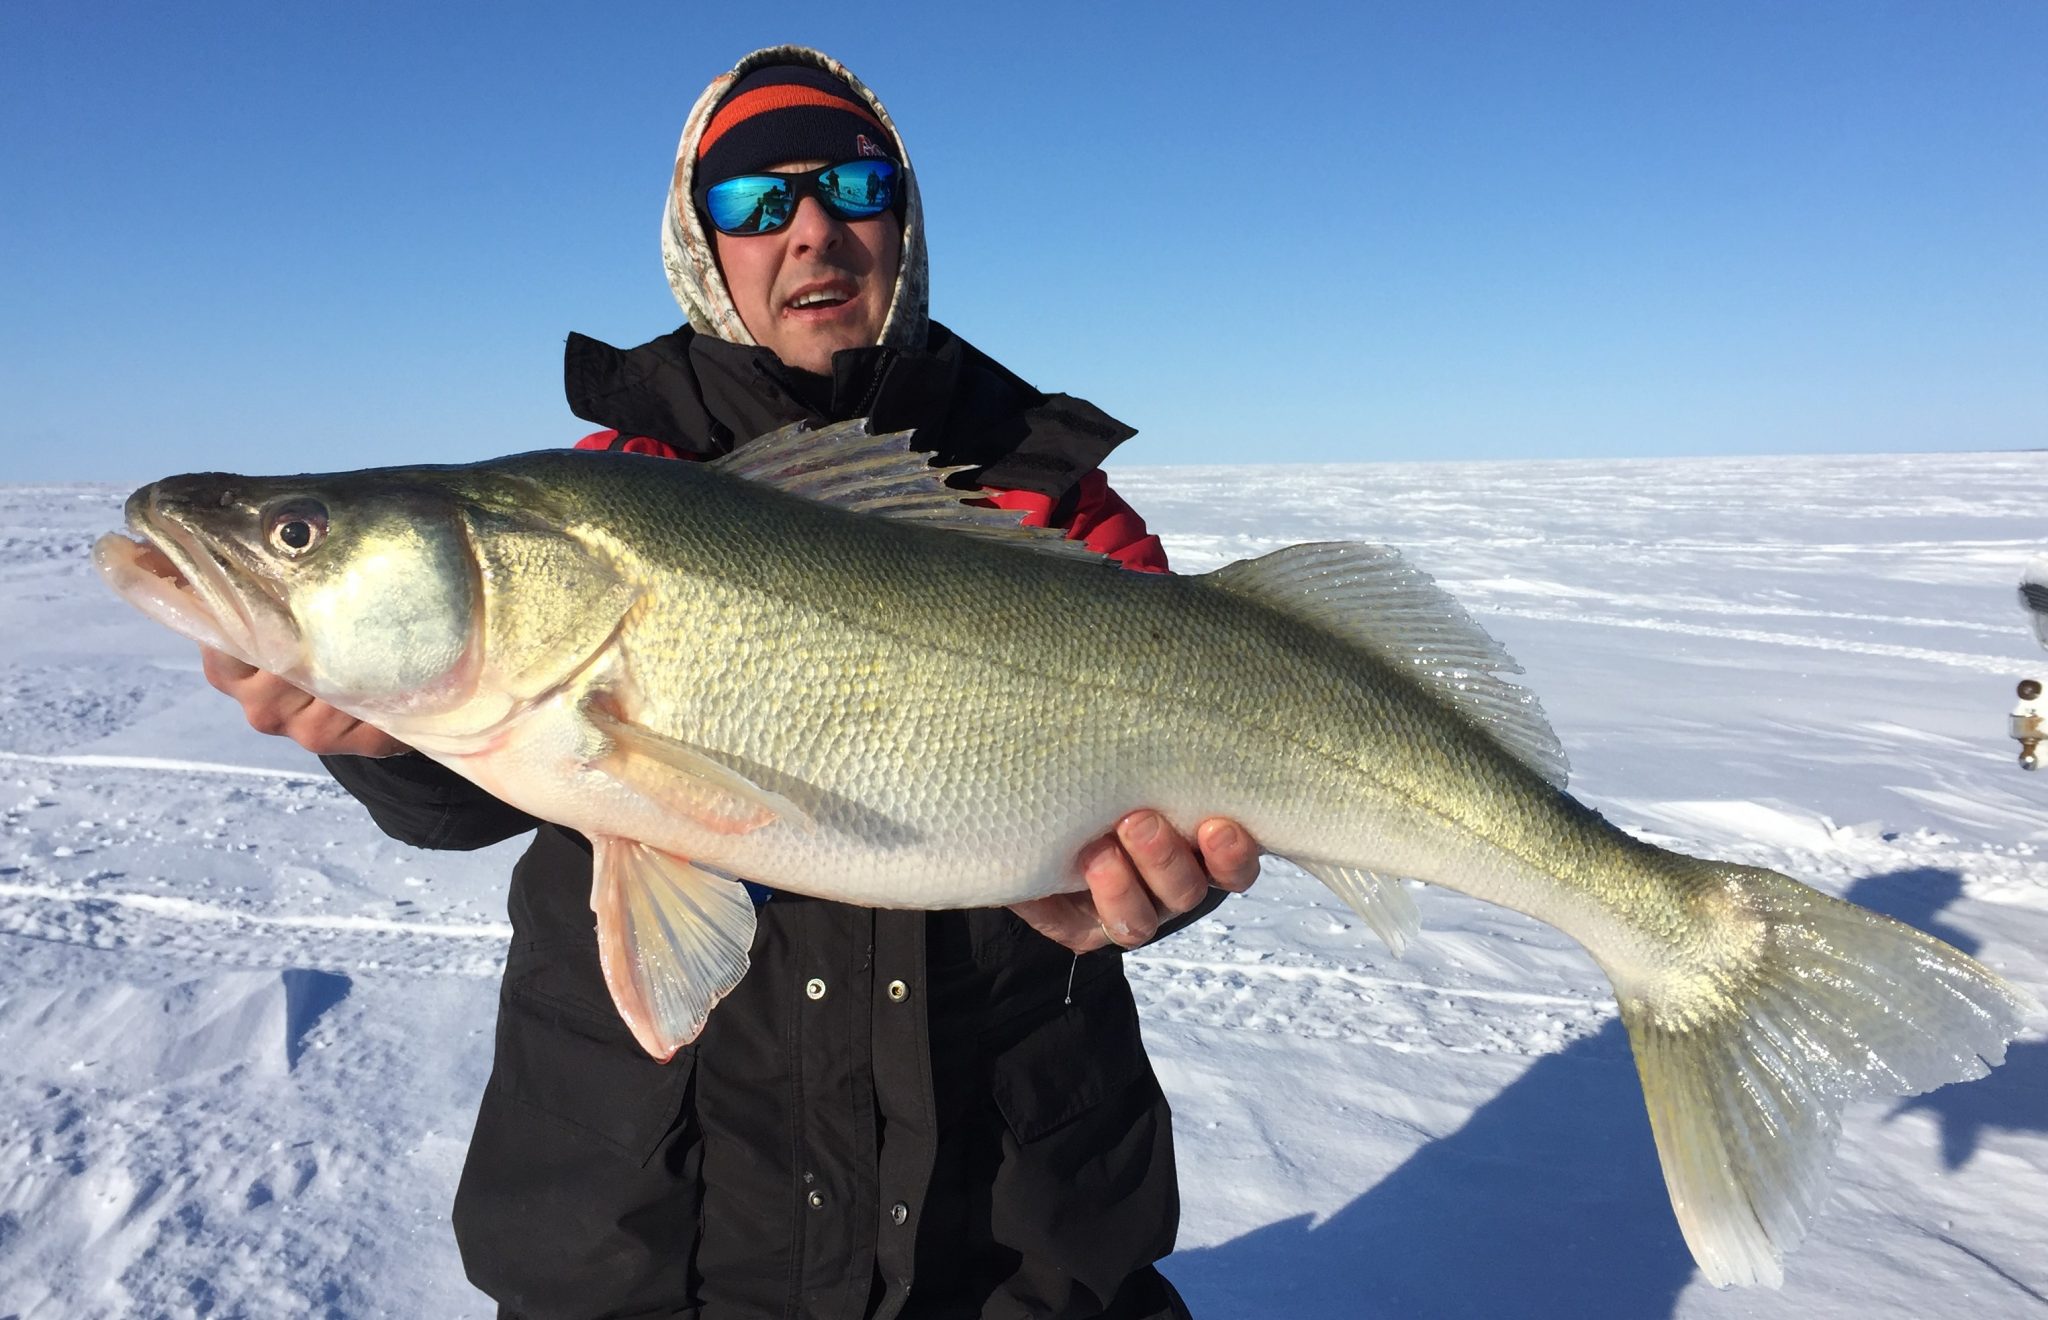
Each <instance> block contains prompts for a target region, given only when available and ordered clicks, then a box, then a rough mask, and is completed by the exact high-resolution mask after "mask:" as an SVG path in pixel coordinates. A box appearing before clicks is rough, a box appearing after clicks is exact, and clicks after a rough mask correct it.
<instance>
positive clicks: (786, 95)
mask: <svg viewBox="0 0 2048 1320" xmlns="http://www.w3.org/2000/svg"><path fill="white" fill-rule="evenodd" d="M799 106H820V107H823V108H824V109H827V110H846V111H850V112H852V113H853V114H856V115H859V116H860V117H861V118H862V119H865V120H867V121H868V122H869V123H870V124H873V125H874V126H875V131H876V132H878V133H883V134H887V133H888V131H889V130H888V129H886V128H883V127H882V121H881V120H879V119H877V118H875V116H874V114H873V112H871V111H870V110H869V109H868V108H867V107H866V106H864V105H861V104H860V103H859V102H857V101H850V100H848V99H847V98H845V97H843V96H834V95H833V94H832V93H830V92H825V91H820V90H818V89H817V88H815V87H802V86H798V85H796V84H793V83H778V84H775V85H773V86H769V87H756V88H755V89H754V90H752V91H750V92H741V93H740V94H739V95H738V96H735V97H733V98H732V100H730V101H727V102H726V103H725V104H724V105H722V106H720V107H718V113H717V114H715V115H713V116H712V117H711V122H710V123H709V124H707V125H706V126H705V128H704V136H703V137H701V138H699V139H697V159H698V160H702V159H704V153H705V152H707V151H709V150H711V148H712V146H713V144H715V143H716V142H717V141H718V139H720V138H722V137H724V136H725V135H726V134H727V133H728V132H730V131H731V130H733V129H735V128H738V127H739V126H740V125H741V124H743V123H745V122H746V121H747V120H749V119H752V118H753V117H754V116H755V115H765V114H768V113H770V112H772V111H776V110H794V109H796V108H797V107H799Z"/></svg>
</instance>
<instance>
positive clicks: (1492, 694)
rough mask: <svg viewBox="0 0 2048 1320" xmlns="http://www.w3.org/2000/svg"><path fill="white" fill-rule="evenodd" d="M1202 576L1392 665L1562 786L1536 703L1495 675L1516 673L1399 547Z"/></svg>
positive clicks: (1263, 563)
mask: <svg viewBox="0 0 2048 1320" xmlns="http://www.w3.org/2000/svg"><path fill="white" fill-rule="evenodd" d="M1206 577H1207V580H1208V581H1210V582H1213V583H1215V584H1216V585H1217V586H1219V587H1221V588H1223V589H1224V590H1225V591H1229V592H1232V593H1234V594H1236V595H1239V596H1244V597H1247V598H1249V599H1252V600H1256V601H1258V602H1260V603H1261V604H1263V605H1266V606H1268V607H1269V608H1272V609H1276V610H1279V611H1280V612H1281V613H1283V614H1286V615H1289V616H1290V617H1293V618H1296V619H1299V620H1301V621H1302V622H1304V623H1309V624H1313V625H1314V626H1316V627H1318V628H1321V629H1323V630H1324V631H1325V632H1328V633H1332V634H1334V635H1335V636H1338V637H1341V638H1343V639H1344V640H1345V641H1347V642H1350V643H1352V644H1354V645H1357V646H1362V647H1364V648H1366V649H1367V650H1369V651H1371V652H1373V653H1374V654H1375V655H1378V656H1380V657H1381V658H1382V659H1384V660H1388V661H1390V662H1392V663H1393V664H1395V665H1397V666H1398V667H1400V668H1401V669H1402V670H1404V671H1406V672H1407V673H1409V674H1412V675H1413V676H1414V677H1415V678H1416V679H1417V680H1418V681H1419V682H1420V683H1421V684H1422V686H1423V687H1424V688H1425V689H1426V690H1427V691H1429V692H1430V693H1432V694H1434V695H1435V696H1436V697H1437V698H1438V699H1439V700H1440V701H1442V702H1444V704H1446V705H1448V706H1450V707H1451V708H1452V709H1454V710H1456V711H1457V712H1458V713H1459V714H1460V715H1462V716H1464V717H1465V719H1466V720H1467V721H1468V722H1470V723H1471V724H1473V725H1474V726H1476V727H1477V728H1479V729H1480V730H1481V731H1483V732H1485V733H1487V734H1488V735H1490V736H1491V737H1492V738H1493V739H1494V741H1496V742H1498V743H1499V744H1500V745H1501V747H1502V748H1504V749H1505V750H1506V751H1507V752H1509V753H1510V754H1511V755H1513V756H1514V757H1515V759H1516V760H1518V761H1520V762H1521V763H1522V764H1524V765H1526V766H1528V767H1529V768H1530V769H1531V770H1533V771H1535V772H1536V773H1537V774H1538V775H1540V776H1542V778H1543V779H1544V780H1545V781H1546V782H1548V783H1549V784H1551V785H1552V786H1553V787H1556V788H1563V787H1564V785H1565V780H1566V778H1567V777H1568V775H1569V774H1570V766H1569V765H1568V764H1567V763H1566V761H1565V756H1564V748H1563V747H1562V746H1560V745H1559V744H1558V741H1557V735H1556V734H1555V733H1553V732H1552V731H1551V728H1550V722H1549V721H1548V720H1546V719H1545V718H1544V716H1543V707H1542V706H1540V705H1538V704H1537V701H1536V696H1535V694H1534V693H1532V692H1530V691H1529V690H1528V689H1527V688H1524V687H1518V686H1516V685H1515V684H1513V683H1510V682H1508V681H1506V680H1505V679H1504V678H1502V677H1501V676H1502V675H1503V674H1519V673H1521V672H1522V667H1521V666H1520V665H1518V664H1516V663H1515V662H1514V659H1513V657H1511V656H1509V655H1508V653H1507V652H1506V651H1505V650H1503V649H1502V648H1501V644H1500V643H1499V642H1496V641H1494V640H1493V638H1491V637H1489V636H1487V634H1486V630H1485V629H1484V628H1481V627H1480V626H1479V625H1478V624H1476V623H1474V622H1473V621H1472V616H1471V615H1469V614H1467V613H1465V609H1464V607H1463V606H1461V605H1459V604H1458V602H1457V601H1455V600H1453V599H1451V596H1450V594H1449V593H1448V592H1446V591H1445V590H1444V589H1443V588H1442V587H1439V586H1437V585H1436V583H1435V582H1434V581H1432V580H1431V579H1430V576H1429V574H1427V573H1424V572H1423V571H1422V570H1420V569H1418V568H1415V567H1414V566H1413V565H1411V564H1409V563H1408V561H1407V560H1405V559H1403V558H1402V557H1401V554H1400V552H1399V551H1398V550H1395V549H1393V548H1391V547H1389V546H1384V545H1369V544H1366V543H1364V542H1360V541H1328V542H1322V543H1318V544H1311V545H1291V546H1288V547H1287V548H1286V549H1284V550H1276V551H1274V552H1273V553H1272V554H1270V555H1265V556H1263V557H1261V558H1258V559H1244V560H1239V561H1238V562H1237V563H1235V564H1226V565H1224V566H1223V567H1222V568H1219V569H1217V570H1216V571H1215V572H1213V573H1210V574H1207V575H1206Z"/></svg>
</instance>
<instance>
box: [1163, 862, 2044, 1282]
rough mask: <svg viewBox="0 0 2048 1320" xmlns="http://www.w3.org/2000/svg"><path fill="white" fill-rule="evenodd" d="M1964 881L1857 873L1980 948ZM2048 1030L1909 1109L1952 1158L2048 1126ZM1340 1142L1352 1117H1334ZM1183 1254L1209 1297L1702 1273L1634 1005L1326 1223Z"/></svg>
mask: <svg viewBox="0 0 2048 1320" xmlns="http://www.w3.org/2000/svg"><path fill="white" fill-rule="evenodd" d="M1961 888H1962V881H1961V877H1959V876H1957V875H1956V874H1955V873H1953V872H1947V871H1929V870H1919V871H1905V872H1895V873H1891V874H1888V875H1878V876H1870V877H1867V878H1865V879H1863V880H1860V881H1858V882H1857V884H1856V886H1855V887H1854V888H1853V889H1852V890H1851V891H1850V895H1849V896H1850V897H1851V898H1852V899H1854V900H1855V901H1857V902H1860V903H1862V904H1864V905H1865V906H1867V907H1871V908H1875V909H1877V910H1878V911H1881V912H1884V913H1886V914H1887V915H1889V916H1892V917H1895V918H1897V919H1899V920H1902V921H1906V922H1907V923H1908V924H1911V925H1914V926H1917V927H1919V928H1921V929H1923V930H1927V931H1928V932H1929V933H1931V934H1934V935H1936V936H1938V937H1940V938H1942V939H1946V940H1948V941H1949V942H1950V943H1952V944H1955V945H1957V946H1958V947H1960V948H1963V949H1965V950H1966V951H1969V950H1972V949H1974V948H1975V947H1976V943H1977V942H1976V941H1974V940H1971V939H1970V938H1969V937H1968V936H1966V935H1963V934H1962V933H1961V932H1959V931H1956V930H1953V929H1951V928H1948V927H1946V926H1944V925H1943V924H1942V923H1941V922H1940V921H1938V920H1937V918H1938V916H1939V914H1940V911H1941V909H1942V908H1944V907H1946V906H1947V905H1948V903H1950V902H1952V901H1953V900H1954V899H1955V898H1956V897H1957V895H1958V894H1960V892H1961ZM2044 1096H2048V1045H2039V1044H2023V1045H2019V1046H2015V1047H2014V1048H2013V1049H2012V1050H2011V1052H2010V1056H2009V1059H2008V1062H2007V1064H2006V1066H2005V1067H2004V1068H2001V1069H2000V1070H1998V1071H1997V1072H1996V1073H1994V1074H1993V1075H1992V1076H1991V1077H1990V1078H1989V1079H1986V1080H1983V1081H1978V1082H1973V1083H1971V1084H1970V1085H1968V1086H1958V1087H1947V1088H1944V1089H1943V1090H1940V1091H1937V1092H1934V1093H1933V1094H1931V1095H1927V1096H1923V1097H1920V1098H1918V1099H1915V1100H1911V1101H1908V1102H1907V1103H1906V1104H1904V1105H1902V1106H1900V1108H1899V1110H1897V1111H1895V1112H1904V1111H1905V1110H1907V1109H1921V1108H1924V1109H1932V1110H1934V1111H1935V1112H1937V1113H1939V1114H1940V1115H1941V1117H1942V1120H1943V1131H1944V1144H1945V1146H1946V1147H1947V1148H1948V1149H1949V1150H1950V1152H1951V1159H1950V1164H1951V1167H1954V1166H1955V1165H1957V1164H1959V1163H1961V1162H1962V1161H1963V1160H1965V1159H1967V1158H1968V1157H1969V1154H1970V1153H1971V1152H1972V1151H1973V1150H1974V1149H1975V1145H1976V1141H1977V1139H1978V1137H1979V1136H1980V1135H1981V1133H1983V1132H1984V1131H1985V1130H1987V1129H1991V1128H2025V1129H2030V1130H2041V1129H2042V1128H2044V1127H2048V1100H2044V1098H2043V1097H2044ZM1329 1140H1330V1141H1332V1142H1342V1141H1343V1140H1345V1134H1344V1133H1342V1132H1332V1133H1330V1134H1329ZM1166 1271H1167V1273H1168V1274H1169V1275H1171V1276H1172V1277H1173V1279H1174V1281H1175V1282H1176V1283H1177V1284H1178V1285H1180V1287H1181V1288H1182V1290H1183V1291H1184V1292H1186V1294H1187V1296H1188V1300H1189V1302H1190V1304H1191V1305H1192V1306H1193V1308H1194V1310H1195V1312H1196V1314H1198V1315H1234V1316H1246V1317H1261V1316H1288V1317H1290V1318H1292V1317H1304V1318H1306V1317H1323V1316H1328V1317H1344V1318H1346V1320H1350V1318H1351V1317H1362V1318H1363V1317H1381V1316H1384V1317H1390V1318H1391V1317H1408V1316H1420V1315H1427V1316H1442V1317H1459V1316H1473V1317H1488V1318H1489V1320H1491V1318H1492V1317H1498V1316H1505V1315H1513V1316H1518V1317H1529V1318H1530V1320H1552V1318H1555V1320H1565V1318H1566V1317H1571V1320H1600V1318H1603V1317H1613V1318H1614V1320H1650V1318H1653V1317H1658V1316H1669V1315H1671V1314H1672V1312H1673V1310H1674V1309H1675V1308H1676V1304H1677V1299H1678V1295H1679V1293H1680V1292H1681V1291H1682V1290H1683V1289H1684V1288H1685V1287H1686V1286H1687V1285H1688V1284H1689V1283H1691V1281H1692V1279H1693V1276H1694V1274H1695V1272H1696V1271H1695V1269H1694V1266H1693V1261H1692V1255H1691V1253H1690V1252H1689V1251H1687V1249H1686V1246H1685V1241H1684V1239H1683V1238H1682V1237H1681V1236H1680V1235H1679V1232H1678V1225H1677V1221H1676V1220H1675V1219H1674V1218H1673V1217H1672V1212H1671V1204H1670V1200H1669V1197H1668V1196H1667V1195H1666V1193H1665V1189H1664V1179H1663V1174H1662V1172H1661V1170H1660V1169H1659V1167H1658V1164H1657V1155H1656V1150H1655V1147H1654V1145H1653V1143H1652V1141H1651V1138H1650V1124H1649V1120H1648V1118H1647V1117H1646V1115H1645V1114H1644V1110H1643V1099H1642V1090H1641V1087H1640V1084H1639V1083H1638V1082H1637V1080H1636V1071H1635V1063H1634V1060H1633V1057H1632V1056H1631V1055H1630V1053H1629V1048H1628V1040H1627V1036H1626V1034H1625V1032H1624V1031H1623V1029H1622V1026H1621V1024H1620V1022H1618V1021H1615V1022H1609V1023H1608V1024H1607V1026H1606V1027H1604V1028H1603V1029H1602V1030H1601V1031H1600V1032H1598V1033H1597V1034H1596V1035H1593V1036H1590V1037H1587V1038H1585V1039H1582V1040H1579V1041H1577V1042H1575V1043H1574V1044H1572V1045H1571V1046H1569V1047H1567V1048H1566V1049H1565V1050H1564V1051H1562V1052H1561V1053H1559V1054H1555V1055H1551V1056H1548V1057H1546V1058H1543V1059H1539V1060H1538V1061H1537V1062H1536V1063H1535V1064H1534V1065H1533V1066H1531V1067H1530V1069H1529V1070H1528V1071H1527V1072H1525V1073H1523V1074H1522V1075H1521V1077H1519V1078H1518V1079H1516V1080H1515V1081H1514V1082H1513V1083H1511V1084H1510V1085H1509V1086H1507V1087H1506V1088H1505V1089H1503V1090H1502V1091H1501V1092H1500V1093H1499V1094H1498V1095H1496V1096H1494V1098H1493V1099H1491V1100H1489V1101H1487V1102H1486V1103H1485V1104H1484V1105H1481V1106H1480V1107H1479V1108H1478V1109H1477V1110H1475V1111H1474V1112H1473V1114H1472V1116H1471V1118H1470V1119H1468V1120H1467V1121H1466V1123H1465V1125H1464V1126H1463V1127H1462V1128H1460V1129H1458V1130H1457V1131H1456V1132H1453V1133H1451V1134H1449V1135H1448V1136H1444V1137H1441V1138H1439V1139H1437V1140H1436V1141H1433V1142H1431V1143H1430V1144H1429V1145H1427V1146H1424V1147H1423V1148H1422V1149H1420V1150H1418V1151H1416V1152H1415V1154H1414V1155H1412V1156H1410V1157H1409V1159H1408V1161H1407V1162H1406V1163H1405V1164H1403V1165H1402V1166H1401V1167H1400V1168H1398V1169H1396V1170H1395V1171H1394V1172H1393V1173H1392V1174H1390V1175H1388V1177H1387V1178H1386V1179H1384V1180H1383V1181H1382V1182H1380V1183H1379V1184H1378V1185H1377V1186H1375V1187H1373V1188H1372V1189H1371V1190H1370V1191H1368V1192H1366V1193H1365V1194H1364V1195H1362V1196H1360V1197H1359V1198H1358V1199H1357V1200H1355V1201H1353V1202H1352V1203H1351V1204H1350V1205H1348V1206H1346V1207H1344V1208H1343V1209H1342V1210H1340V1211H1338V1212H1337V1213H1336V1214H1334V1215H1332V1216H1331V1217H1330V1218H1329V1219H1327V1220H1325V1221H1324V1222H1323V1223H1321V1224H1311V1222H1310V1219H1309V1217H1308V1216H1306V1215H1303V1216H1299V1217H1297V1218H1294V1219H1290V1220H1285V1221H1282V1222H1280V1223H1275V1224H1269V1225H1267V1226H1266V1227H1264V1228H1260V1229H1257V1230H1255V1231H1253V1232H1251V1233H1248V1234H1246V1235H1245V1236H1243V1237H1241V1238H1237V1239H1236V1240H1234V1241H1231V1242H1225V1243H1222V1244H1220V1245H1218V1246H1214V1247H1208V1248H1203V1249H1198V1250H1193V1251H1183V1252H1179V1253H1176V1254H1175V1255H1174V1256H1173V1257H1172V1258H1171V1259H1170V1260H1169V1261H1167V1262H1166Z"/></svg>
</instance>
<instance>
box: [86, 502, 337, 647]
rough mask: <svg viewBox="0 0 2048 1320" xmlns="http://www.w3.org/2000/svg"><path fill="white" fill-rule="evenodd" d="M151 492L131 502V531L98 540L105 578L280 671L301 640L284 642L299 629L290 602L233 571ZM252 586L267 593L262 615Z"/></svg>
mask: <svg viewBox="0 0 2048 1320" xmlns="http://www.w3.org/2000/svg"><path fill="white" fill-rule="evenodd" d="M150 491H151V488H148V487H145V488H144V489H143V490H140V491H137V492H136V493H135V495H134V496H132V497H130V499H129V501H128V509H127V514H128V533H129V534H125V535H124V534H123V533H121V532H108V533H107V534H106V535H105V536H102V537H101V538H100V539H99V540H98V541H97V542H95V543H94V545H93V548H92V559H93V567H94V568H96V569H98V570H99V574H100V577H101V578H102V579H103V580H104V581H105V582H106V584H107V585H108V586H109V587H111V588H113V590H114V592H115V593H116V594H117V595H119V596H120V597H121V598H122V599H123V600H125V601H127V602H128V603H129V604H131V605H133V606H134V607H135V608H137V609H139V610H141V611H142V612H143V613H144V614H146V615H148V616H149V617H150V618H152V619H154V620H156V621H157V622H158V623H161V624H163V625H164V626H165V627H167V628H169V629H170V630H171V631H173V632H175V633H177V634H179V635H180V636H183V637H187V638H190V639H191V640H192V641H195V642H197V643H199V644H200V645H201V646H207V647H211V648H213V649H214V650H216V651H223V652H226V653H227V654H228V655H231V656H233V657H235V658H236V659H237V660H240V661H242V662H243V663H244V664H249V665H254V666H256V667H257V668H259V669H269V670H273V671H275V670H277V668H278V666H279V661H280V657H281V656H283V655H288V654H295V653H296V650H297V647H296V645H295V643H296V637H291V638H290V639H289V642H288V643H287V644H288V647H289V649H286V650H280V649H279V648H278V646H277V645H276V644H277V643H278V642H280V641H286V638H283V637H280V636H278V634H279V633H280V632H283V633H286V634H289V633H291V632H292V631H293V630H292V629H291V628H290V626H289V623H288V620H289V619H290V617H291V616H290V614H289V613H288V612H287V611H286V610H285V609H284V608H283V604H282V602H281V601H279V600H276V599H275V598H274V597H272V596H271V594H270V593H269V592H268V591H266V590H264V588H263V585H262V584H261V583H260V582H251V581H250V580H249V579H248V577H247V575H246V574H241V573H233V574H231V572H230V570H229V568H228V566H227V565H226V564H225V563H223V562H222V561H221V560H220V558H219V557H218V556H216V555H215V554H213V553H212V552H211V551H209V550H208V549H207V547H206V543H205V542H204V541H203V540H202V539H201V538H200V537H198V536H197V535H195V534H194V533H193V532H192V531H191V529H189V528H186V527H183V526H181V525H179V524H178V523H177V522H176V521H174V520H172V519H170V518H168V517H165V516H164V515H163V514H162V512H161V511H159V510H157V509H155V508H153V507H152V506H153V504H154V501H153V500H152V499H150V498H149V496H150ZM252 587H253V588H254V589H255V592H256V594H257V595H258V596H260V597H261V598H262V599H261V601H260V604H261V606H262V607H264V608H262V609H261V610H260V615H259V611H258V610H256V609H252V608H251V606H252V605H254V604H257V603H258V602H255V601H252V600H251V599H250V596H251V588H252ZM259 618H260V620H261V621H260V622H259ZM279 625H283V626H282V627H280V626H279ZM266 643H269V645H266ZM271 652H276V654H271Z"/></svg>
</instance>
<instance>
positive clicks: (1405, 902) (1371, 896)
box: [1295, 862, 1422, 958]
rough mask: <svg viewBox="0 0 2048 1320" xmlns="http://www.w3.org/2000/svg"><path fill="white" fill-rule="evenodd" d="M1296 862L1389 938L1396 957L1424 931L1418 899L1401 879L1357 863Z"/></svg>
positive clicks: (1385, 938) (1375, 930)
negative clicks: (1387, 875)
mask: <svg viewBox="0 0 2048 1320" xmlns="http://www.w3.org/2000/svg"><path fill="white" fill-rule="evenodd" d="M1295 865H1296V866H1299V867H1300V868H1301V869H1302V870H1304V871H1306V872H1308V873H1309V874H1310V875H1312V876H1314V877H1315V878H1316V879H1318V880H1320V881H1322V882H1323V883H1324V884H1326V885H1328V886H1329V887H1330V889H1331V890H1332V891H1333V892H1334V893H1335V894H1336V895H1337V897H1339V898H1341V899H1343V900H1344V901H1345V902H1346V903H1348V904H1350V905H1351V910H1352V911H1353V912H1356V913H1357V914H1358V915H1359V916H1361V917H1363V918H1365V924H1366V925H1368V926H1370V927H1372V929H1373V933H1374V934H1375V935H1378V936H1379V937H1380V939H1382V940H1384V941H1385V942H1386V946H1387V948H1388V950H1389V951H1391V952H1392V953H1393V955H1394V956H1395V957H1396V958H1398V957H1400V956H1401V954H1402V953H1403V952H1404V951H1405V950H1406V949H1407V947H1408V944H1409V941H1411V940H1413V939H1414V938H1415V937H1416V936H1417V935H1419V934H1421V933H1422V914H1421V913H1419V912H1417V911H1416V909H1415V899H1414V896H1413V895H1411V894H1410V893H1409V892H1408V887H1407V886H1406V885H1404V884H1402V883H1401V882H1400V881H1399V880H1397V879H1389V878H1388V877H1386V876H1383V875H1378V874H1376V873H1374V872H1372V871H1364V870H1360V869H1359V868H1357V867H1355V866H1337V865H1335V864H1332V863H1328V862H1296V863H1295Z"/></svg>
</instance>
